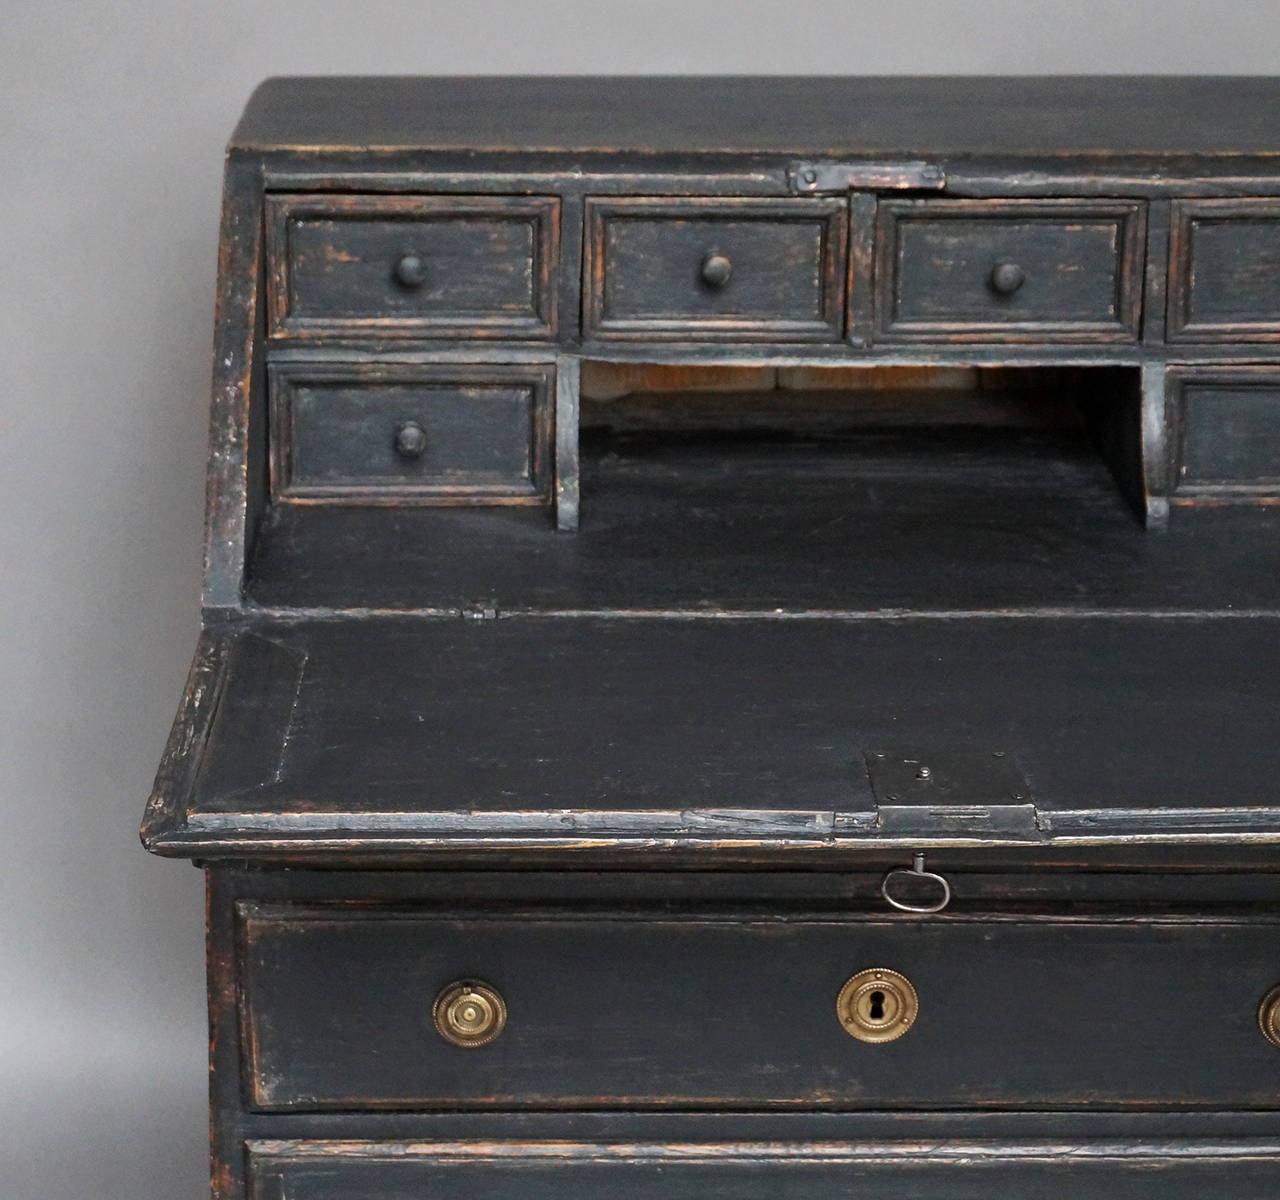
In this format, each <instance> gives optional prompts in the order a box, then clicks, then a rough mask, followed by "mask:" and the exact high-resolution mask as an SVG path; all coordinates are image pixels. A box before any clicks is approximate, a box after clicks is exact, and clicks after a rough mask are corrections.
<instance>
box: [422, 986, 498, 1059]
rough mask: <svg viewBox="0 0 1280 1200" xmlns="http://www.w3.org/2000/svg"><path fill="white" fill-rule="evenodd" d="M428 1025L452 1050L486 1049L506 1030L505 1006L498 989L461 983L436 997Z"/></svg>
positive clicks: (444, 990)
mask: <svg viewBox="0 0 1280 1200" xmlns="http://www.w3.org/2000/svg"><path fill="white" fill-rule="evenodd" d="M431 1021H432V1024H433V1025H435V1027H436V1032H437V1033H438V1034H439V1035H440V1036H441V1037H442V1038H444V1040H445V1041H446V1042H448V1043H449V1045H451V1046H459V1047H461V1048H463V1049H471V1048H473V1047H477V1046H487V1045H488V1044H489V1043H490V1042H491V1041H493V1039H494V1038H496V1037H497V1036H498V1034H500V1033H501V1032H502V1031H503V1029H504V1028H505V1027H506V1024H507V1006H506V1004H505V1003H504V1002H503V999H502V996H501V995H500V994H499V993H498V990H497V988H495V987H493V986H491V985H490V984H487V983H481V982H480V981H479V980H478V979H460V980H458V981H457V982H456V983H451V984H449V985H448V987H446V988H444V989H443V990H442V991H441V992H440V994H439V995H438V996H437V997H436V1002H435V1004H433V1005H432V1006H431Z"/></svg>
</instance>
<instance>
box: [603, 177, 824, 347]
mask: <svg viewBox="0 0 1280 1200" xmlns="http://www.w3.org/2000/svg"><path fill="white" fill-rule="evenodd" d="M846 207H847V206H846V203H845V202H844V201H843V200H835V199H801V200H754V199H737V198H726V199H718V200H710V199H708V200H671V199H652V198H628V199H621V200H602V199H593V200H589V201H588V204H587V238H586V258H585V264H584V272H585V280H584V297H585V302H584V303H585V308H584V312H585V316H584V326H585V329H584V333H585V335H586V336H587V337H599V338H627V337H638V338H645V339H655V338H656V339H673V340H681V341H703V340H708V339H727V340H743V341H752V340H767V341H784V342H785V341H802V342H814V341H818V342H823V341H838V340H839V339H840V337H841V334H842V330H843V313H844V261H845V244H846V238H847V232H846V226H847V218H846Z"/></svg>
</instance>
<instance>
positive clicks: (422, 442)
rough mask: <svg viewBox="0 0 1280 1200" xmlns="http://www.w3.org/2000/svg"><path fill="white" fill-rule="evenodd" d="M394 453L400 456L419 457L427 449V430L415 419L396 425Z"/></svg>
mask: <svg viewBox="0 0 1280 1200" xmlns="http://www.w3.org/2000/svg"><path fill="white" fill-rule="evenodd" d="M394 444H395V448H396V453H397V454H398V455H400V457H401V458H421V457H422V456H423V455H424V454H425V453H426V451H427V431H426V430H425V429H423V428H422V426H421V425H419V424H418V422H417V421H405V422H403V423H402V424H400V425H397V426H396V437H395V443H394Z"/></svg>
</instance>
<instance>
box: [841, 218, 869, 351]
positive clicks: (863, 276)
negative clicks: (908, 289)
mask: <svg viewBox="0 0 1280 1200" xmlns="http://www.w3.org/2000/svg"><path fill="white" fill-rule="evenodd" d="M875 244H876V195H875V193H874V192H854V193H853V194H852V195H850V197H849V271H848V281H847V285H846V286H847V288H848V292H849V297H848V311H849V317H848V324H847V328H846V332H845V338H846V340H847V341H848V342H849V344H850V345H853V346H870V345H871V335H872V330H873V329H874V327H875Z"/></svg>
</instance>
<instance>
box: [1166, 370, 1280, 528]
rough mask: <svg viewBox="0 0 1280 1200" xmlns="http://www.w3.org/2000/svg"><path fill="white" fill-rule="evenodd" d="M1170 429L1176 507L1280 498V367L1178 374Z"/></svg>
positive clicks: (1171, 377)
mask: <svg viewBox="0 0 1280 1200" xmlns="http://www.w3.org/2000/svg"><path fill="white" fill-rule="evenodd" d="M1167 425H1168V428H1169V430H1170V434H1171V436H1170V456H1171V459H1172V462H1171V464H1170V467H1171V470H1170V479H1171V481H1172V485H1173V486H1172V499H1173V501H1174V502H1175V503H1178V502H1184V501H1185V502H1189V503H1205V502H1221V501H1223V500H1235V501H1244V502H1248V501H1250V500H1254V501H1268V502H1269V501H1271V500H1272V499H1273V498H1274V497H1280V367H1257V366H1223V365H1216V366H1202V367H1192V366H1182V367H1171V368H1170V369H1169V373H1168V414H1167Z"/></svg>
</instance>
